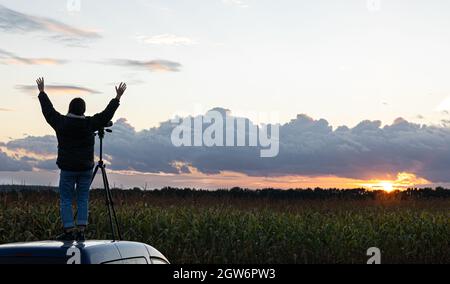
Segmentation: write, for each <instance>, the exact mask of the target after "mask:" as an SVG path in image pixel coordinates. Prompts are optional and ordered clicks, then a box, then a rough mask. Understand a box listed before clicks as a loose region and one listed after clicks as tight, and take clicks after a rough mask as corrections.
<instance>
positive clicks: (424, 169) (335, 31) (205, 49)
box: [0, 0, 450, 189]
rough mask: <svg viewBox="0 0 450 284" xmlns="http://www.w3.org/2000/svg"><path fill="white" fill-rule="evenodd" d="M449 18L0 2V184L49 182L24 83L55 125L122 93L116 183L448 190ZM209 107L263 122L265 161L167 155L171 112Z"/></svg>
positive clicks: (302, 7)
mask: <svg viewBox="0 0 450 284" xmlns="http://www.w3.org/2000/svg"><path fill="white" fill-rule="evenodd" d="M449 14H450V2H449V1H446V0H430V1H422V0H389V1H387V0H385V1H383V0H347V1H333V0H315V1H309V0H308V1H299V0H278V1H274V0H192V1H181V0H173V1H167V0H165V1H162V0H161V1H156V0H155V1H153V0H128V1H118V0H89V1H87V0H81V1H73V0H69V1H66V0H58V1H55V0H35V1H27V0H14V1H11V0H9V1H5V0H0V98H1V100H0V121H1V122H2V123H1V124H0V125H1V126H0V184H2V183H10V182H11V181H14V182H26V183H29V184H32V183H38V184H56V181H57V175H56V171H55V168H54V155H55V152H56V144H55V140H54V137H49V136H46V135H54V133H53V130H52V129H51V128H50V127H49V126H48V125H47V124H46V123H45V120H44V119H43V117H42V114H41V111H40V107H39V102H38V100H37V98H36V97H37V90H36V88H35V79H36V78H37V77H39V76H43V77H45V79H46V83H47V93H48V94H49V95H50V98H51V99H52V101H53V103H54V105H55V107H56V109H57V110H59V111H60V112H61V113H63V114H65V113H66V112H67V107H68V103H69V102H70V100H71V99H72V98H74V97H76V96H81V97H83V98H84V99H85V100H86V102H87V113H88V114H89V115H91V114H94V113H96V112H98V111H101V110H102V109H103V108H104V107H105V106H106V104H107V102H108V101H109V100H110V99H111V98H112V97H113V96H114V84H118V83H119V82H121V81H125V82H127V84H128V90H127V92H126V94H125V96H124V97H123V100H122V103H121V106H120V108H119V110H118V112H117V113H116V116H115V120H117V119H120V120H119V121H118V123H117V126H116V129H117V131H116V133H115V134H113V135H114V137H111V140H110V141H111V142H110V144H109V146H110V148H109V149H107V153H108V154H109V159H110V160H109V162H110V163H111V167H110V168H111V169H113V170H114V174H113V178H112V179H113V182H114V183H116V184H117V185H123V186H133V185H136V186H144V185H145V184H147V185H148V186H149V187H153V186H154V187H160V186H164V185H176V186H180V187H183V186H200V187H207V188H216V187H231V186H249V187H253V188H256V187H266V186H279V187H283V188H289V187H315V186H324V187H333V186H337V187H354V186H368V187H374V188H377V187H381V188H382V189H388V188H389V187H390V184H393V185H394V186H395V187H404V186H411V185H428V184H431V185H441V184H442V185H447V184H450V170H449V169H450V114H449V112H450V80H449V75H450V52H449V50H450V17H448V15H449ZM215 107H220V108H224V109H228V110H230V111H231V115H237V116H245V117H248V116H246V115H245V114H248V113H255V112H256V113H263V114H267V113H276V114H277V115H276V117H277V119H276V121H270V122H272V123H280V125H281V136H280V144H281V147H280V155H279V157H277V158H275V159H272V160H271V159H266V160H261V159H259V157H258V156H255V157H253V156H252V155H253V154H254V153H253V151H252V149H247V148H245V149H238V150H237V149H190V148H185V149H177V150H176V151H175V150H172V149H171V148H170V147H171V145H170V143H169V142H168V141H169V140H168V137H167V135H169V136H170V132H168V129H169V128H170V126H169V124H168V121H169V120H170V119H171V118H172V117H174V115H175V114H183V115H204V114H205V113H206V112H207V111H208V110H210V109H212V108H215ZM263 117H264V116H263ZM123 118H124V119H123ZM250 119H251V118H250ZM264 120H265V119H264V118H261V121H254V122H255V123H259V122H269V121H264ZM424 125H425V126H424ZM119 135H122V136H123V137H119ZM169 138H170V137H169ZM127 139H129V140H128V141H127ZM165 143H166V144H165ZM127 147H129V148H127ZM108 151H109V152H108ZM135 152H137V153H135ZM178 162H180V163H181V164H182V165H183V166H182V169H181V170H180V169H179V168H177V167H176V166H174V164H175V163H178Z"/></svg>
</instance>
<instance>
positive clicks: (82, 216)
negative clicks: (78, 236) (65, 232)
mask: <svg viewBox="0 0 450 284" xmlns="http://www.w3.org/2000/svg"><path fill="white" fill-rule="evenodd" d="M91 178H92V170H89V171H84V172H70V171H63V170H61V174H60V176H59V194H60V209H61V219H62V222H63V226H64V228H73V227H75V223H74V220H73V211H72V202H73V200H74V199H75V198H76V200H77V210H78V213H77V225H78V226H86V225H87V223H88V210H89V209H88V207H89V187H90V185H91Z"/></svg>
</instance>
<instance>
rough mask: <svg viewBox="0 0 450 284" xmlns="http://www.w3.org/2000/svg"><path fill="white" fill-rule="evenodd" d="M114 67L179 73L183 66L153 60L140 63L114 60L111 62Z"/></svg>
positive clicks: (137, 61)
mask: <svg viewBox="0 0 450 284" xmlns="http://www.w3.org/2000/svg"><path fill="white" fill-rule="evenodd" d="M110 63H111V64H113V65H118V66H125V67H134V68H141V69H147V70H149V71H152V72H179V71H180V68H181V67H182V65H181V64H180V63H178V62H173V61H168V60H151V61H139V60H128V59H114V60H111V61H110Z"/></svg>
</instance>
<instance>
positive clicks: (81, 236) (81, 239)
mask: <svg viewBox="0 0 450 284" xmlns="http://www.w3.org/2000/svg"><path fill="white" fill-rule="evenodd" d="M75 239H76V240H77V242H84V241H85V240H86V236H85V234H84V232H83V231H78V232H77V234H76V237H75Z"/></svg>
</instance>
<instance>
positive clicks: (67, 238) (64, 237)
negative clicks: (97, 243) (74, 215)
mask: <svg viewBox="0 0 450 284" xmlns="http://www.w3.org/2000/svg"><path fill="white" fill-rule="evenodd" d="M56 240H58V241H73V240H75V236H74V234H73V232H72V231H70V232H64V233H62V234H61V235H58V236H57V237H56Z"/></svg>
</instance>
